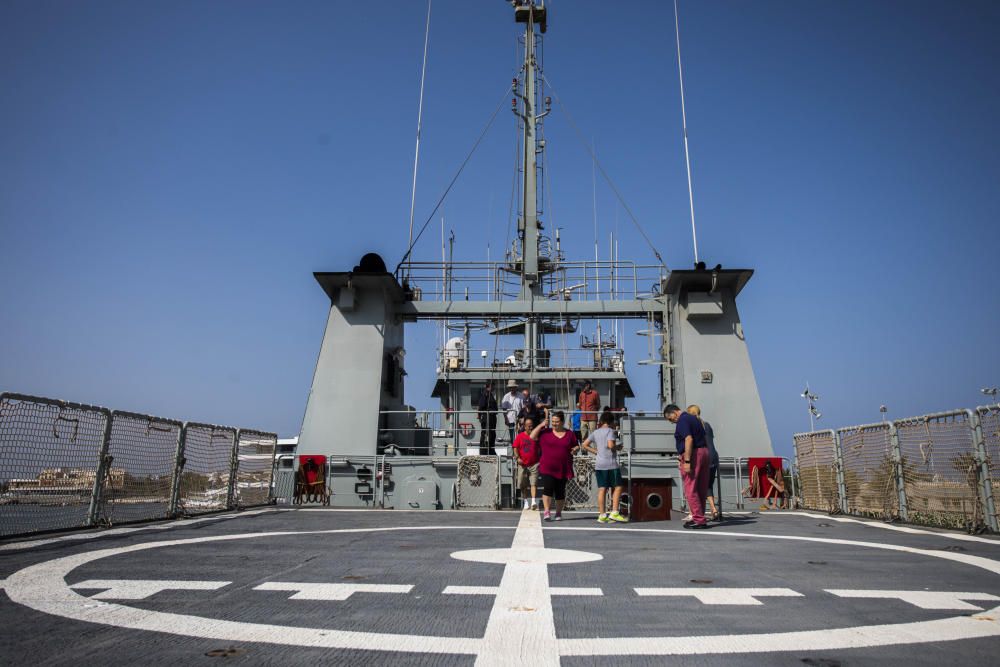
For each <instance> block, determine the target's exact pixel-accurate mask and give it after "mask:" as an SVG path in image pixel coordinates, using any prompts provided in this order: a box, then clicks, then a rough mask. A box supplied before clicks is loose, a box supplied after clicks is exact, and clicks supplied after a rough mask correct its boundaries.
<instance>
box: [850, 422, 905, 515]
mask: <svg viewBox="0 0 1000 667" xmlns="http://www.w3.org/2000/svg"><path fill="white" fill-rule="evenodd" d="M837 434H838V436H839V437H840V451H841V456H842V460H843V462H844V463H843V465H844V486H845V488H846V491H847V511H848V512H850V513H851V514H862V515H867V516H877V517H880V518H884V519H894V518H896V517H898V516H899V490H898V489H897V488H896V461H895V459H894V458H893V454H892V426H891V425H890V424H887V423H882V424H867V425H864V426H851V427H849V428H842V429H840V430H839V431H837Z"/></svg>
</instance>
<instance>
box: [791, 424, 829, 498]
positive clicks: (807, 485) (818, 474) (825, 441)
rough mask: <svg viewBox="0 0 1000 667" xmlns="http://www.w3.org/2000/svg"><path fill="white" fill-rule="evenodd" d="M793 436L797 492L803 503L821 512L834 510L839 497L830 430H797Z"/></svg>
mask: <svg viewBox="0 0 1000 667" xmlns="http://www.w3.org/2000/svg"><path fill="white" fill-rule="evenodd" d="M794 440H795V453H796V461H797V463H798V473H799V494H800V497H801V498H802V505H803V507H805V508H806V509H814V510H823V511H824V512H832V511H834V510H835V509H837V506H838V497H839V494H838V492H837V466H836V462H837V455H836V436H835V434H834V432H833V431H832V430H830V431H813V432H812V433H797V434H796V435H795V436H794Z"/></svg>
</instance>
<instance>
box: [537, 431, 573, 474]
mask: <svg viewBox="0 0 1000 667" xmlns="http://www.w3.org/2000/svg"><path fill="white" fill-rule="evenodd" d="M538 444H539V445H541V448H542V458H541V461H540V462H539V464H538V472H539V473H540V474H542V475H549V476H551V477H555V478H556V479H573V454H572V453H571V450H572V449H573V448H574V447H576V445H577V441H576V435H575V434H574V433H573V431H564V432H563V436H562V437H561V438H560V437H559V436H557V435H556V434H555V433H554V432H553V431H552V429H550V428H547V429H543V430H542V432H541V433H540V434H539V435H538Z"/></svg>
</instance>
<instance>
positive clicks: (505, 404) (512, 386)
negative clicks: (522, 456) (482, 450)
mask: <svg viewBox="0 0 1000 667" xmlns="http://www.w3.org/2000/svg"><path fill="white" fill-rule="evenodd" d="M500 407H501V409H503V411H504V415H503V418H504V421H506V422H507V430H508V431H509V432H510V442H511V444H513V442H514V437H515V436H516V435H517V416H518V415H519V414H520V412H521V408H523V407H524V400H523V399H522V398H521V392H519V391H518V390H517V382H516V381H515V380H510V381H508V382H507V393H506V394H504V395H503V399H501V401H500Z"/></svg>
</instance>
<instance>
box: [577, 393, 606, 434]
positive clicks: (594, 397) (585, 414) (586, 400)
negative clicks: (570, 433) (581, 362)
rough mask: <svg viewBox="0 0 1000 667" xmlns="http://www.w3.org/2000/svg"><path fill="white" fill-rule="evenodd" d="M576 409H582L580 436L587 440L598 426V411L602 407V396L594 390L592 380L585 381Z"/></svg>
mask: <svg viewBox="0 0 1000 667" xmlns="http://www.w3.org/2000/svg"><path fill="white" fill-rule="evenodd" d="M576 409H577V410H579V411H580V437H581V438H583V439H584V440H586V439H587V436H589V435H590V434H591V433H593V432H594V430H595V429H596V428H597V412H598V410H600V409H601V396H600V394H598V393H597V392H596V391H594V387H593V385H592V384H591V383H590V380H587V381H586V382H584V383H583V391H581V392H580V398H579V400H577V403H576Z"/></svg>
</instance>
